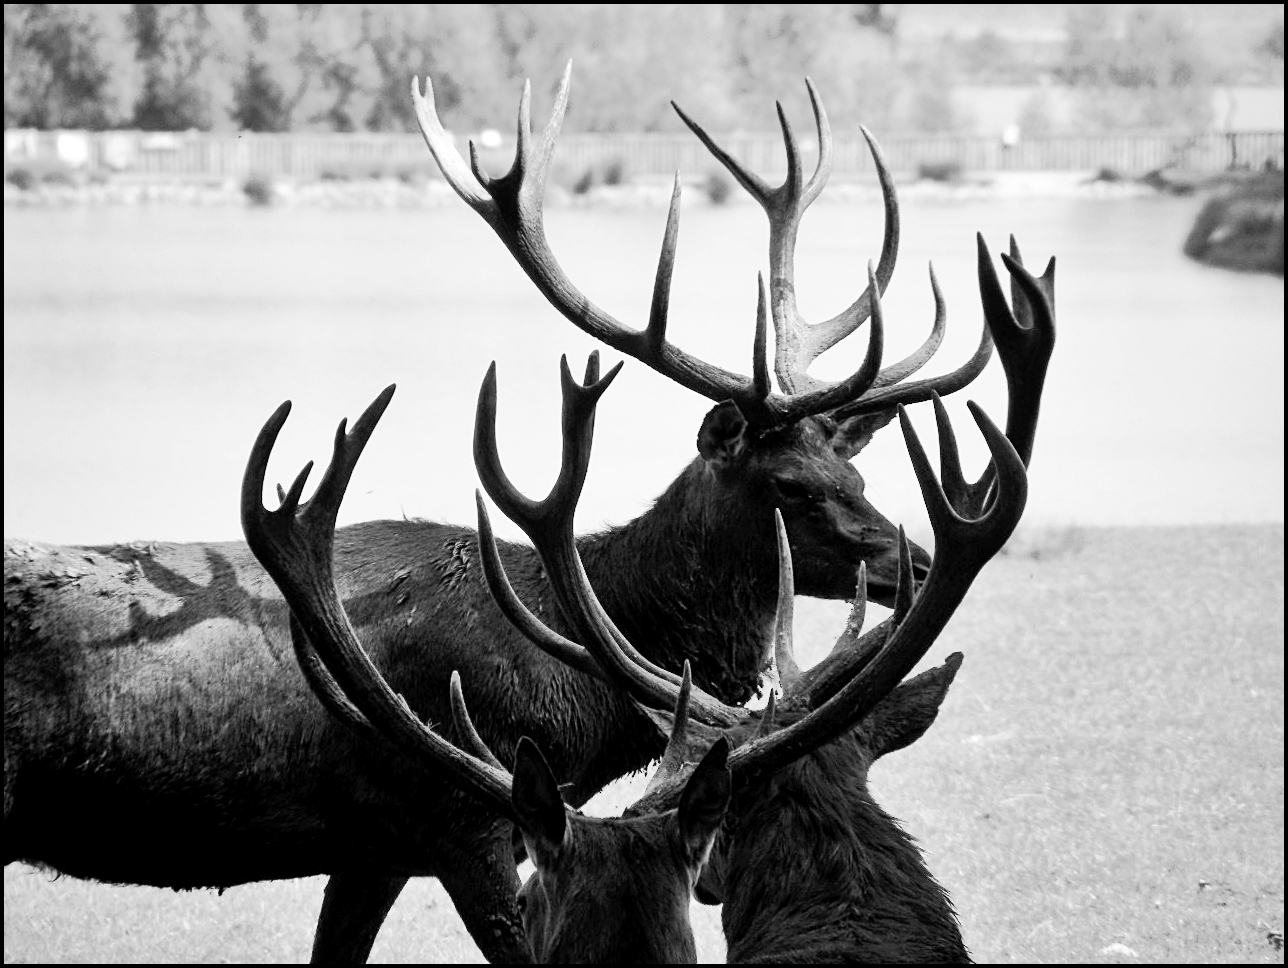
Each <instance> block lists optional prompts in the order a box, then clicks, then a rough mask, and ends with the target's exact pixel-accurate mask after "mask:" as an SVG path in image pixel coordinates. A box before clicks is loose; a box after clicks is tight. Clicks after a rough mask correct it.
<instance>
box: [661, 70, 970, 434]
mask: <svg viewBox="0 0 1288 968" xmlns="http://www.w3.org/2000/svg"><path fill="white" fill-rule="evenodd" d="M805 86H806V87H807V88H808V90H809V98H810V105H811V106H812V107H813V109H814V123H815V125H816V127H817V130H818V164H817V166H816V167H815V169H814V174H813V175H811V176H810V179H809V181H805V180H804V178H803V172H802V169H801V154H800V148H799V146H798V145H797V142H796V137H795V135H794V134H793V133H792V128H791V125H790V124H789V123H788V120H787V115H786V113H785V112H784V111H783V106H782V104H781V103H779V104H777V105H776V107H777V109H778V122H779V125H780V126H781V127H782V131H783V142H784V145H785V147H786V150H787V177H786V179H785V180H784V181H783V183H782V184H781V185H779V186H778V187H777V188H772V187H770V186H769V184H768V183H766V182H765V181H764V180H763V179H762V178H760V176H758V175H756V174H755V173H754V172H751V171H749V170H747V169H746V168H745V167H743V165H742V164H741V163H739V162H738V161H737V160H736V159H735V158H734V157H733V156H732V155H731V154H729V152H727V151H725V150H724V149H723V148H721V147H720V146H719V145H718V144H717V143H716V141H715V139H713V138H712V137H711V136H710V135H709V134H708V133H707V132H706V130H705V129H704V128H703V127H702V126H701V125H699V124H698V123H697V122H696V121H694V120H693V119H692V118H690V117H689V116H688V115H687V114H685V113H684V111H683V110H681V108H680V106H679V105H678V104H676V103H675V102H674V101H672V102H671V106H672V107H673V108H675V112H676V114H678V115H679V116H680V119H681V120H682V121H684V123H685V124H686V125H688V126H689V128H690V130H692V131H693V133H694V134H696V135H697V136H698V138H699V140H701V142H702V143H703V144H704V145H706V147H707V149H708V150H709V151H710V152H711V153H712V154H713V155H714V156H715V157H716V160H718V161H719V162H720V163H721V164H722V165H724V166H725V168H727V169H728V171H729V173H730V174H731V175H733V177H734V179H735V180H736V181H737V182H738V184H740V185H741V186H742V187H743V188H744V189H746V190H747V193H748V194H750V195H751V196H752V198H754V199H755V200H756V201H757V202H758V203H759V204H760V206H761V208H763V209H764V210H765V214H766V215H767V216H768V217H769V294H770V296H769V299H770V307H771V311H772V315H773V320H774V335H775V338H776V339H775V351H774V372H775V374H776V375H777V377H778V383H779V385H780V386H781V387H783V389H785V390H787V391H788V392H790V393H799V392H802V391H813V392H819V391H822V390H831V389H834V388H835V387H836V386H837V385H836V384H832V383H826V382H824V381H821V380H817V379H815V378H814V377H812V376H810V375H809V373H808V370H809V367H810V365H811V364H812V363H813V362H814V360H816V359H817V358H818V357H819V356H821V355H822V354H823V353H825V352H826V351H827V350H829V349H831V348H832V347H833V346H835V345H836V344H837V343H839V342H840V341H841V340H843V339H844V338H845V337H847V336H849V335H850V334H851V333H853V332H854V331H855V330H856V329H858V328H859V327H860V326H861V325H863V323H864V322H866V321H867V320H868V319H869V318H870V317H872V318H873V325H874V332H873V334H872V339H873V340H875V339H878V338H879V337H878V336H877V333H876V332H875V327H876V324H877V319H876V318H875V316H876V314H877V310H878V302H879V299H880V295H881V293H883V292H885V288H886V286H887V285H889V282H890V277H891V276H892V275H893V274H894V266H895V260H896V258H897V257H898V250H899V200H898V197H897V195H896V193H895V187H894V179H893V178H892V177H891V175H890V170H889V168H887V167H886V163H885V157H884V156H883V155H882V153H881V148H880V146H879V145H878V144H877V142H876V139H875V138H873V137H872V134H871V133H870V132H869V131H868V129H867V128H865V127H863V126H862V125H860V127H859V130H860V131H861V132H862V133H863V137H864V140H866V141H867V143H868V148H869V150H870V151H871V152H872V160H873V163H874V165H875V166H876V170H877V179H878V180H879V182H880V184H881V197H882V201H883V202H884V204H885V237H884V238H883V240H882V243H881V258H880V261H879V262H878V264H877V268H876V270H875V272H871V271H870V272H869V280H868V287H867V288H866V289H864V290H863V292H862V293H861V294H860V296H859V298H858V299H856V300H855V301H854V302H853V303H851V304H850V306H848V307H847V308H846V309H844V310H842V311H841V312H840V313H838V314H837V315H835V316H833V317H832V318H831V319H828V320H824V321H823V322H820V323H814V324H810V323H807V322H806V321H805V319H804V317H803V316H802V315H801V313H800V310H799V309H798V308H797V305H796V237H797V233H798V231H799V229H800V222H801V218H802V217H803V216H804V214H805V210H806V209H807V208H809V206H810V204H811V203H813V201H814V199H816V198H817V197H818V196H819V194H820V193H821V192H822V190H823V187H824V185H826V184H827V179H828V177H829V176H830V175H831V171H832V129H831V125H830V124H829V123H828V120H827V112H826V111H825V110H824V108H823V101H822V98H820V97H819V94H818V91H817V89H816V88H815V87H814V83H813V81H811V80H810V79H809V78H806V79H805ZM930 287H931V291H932V292H933V293H934V298H935V320H934V324H933V326H932V327H931V331H930V335H929V336H928V337H927V338H926V341H925V342H924V343H923V344H922V345H921V347H919V348H918V349H917V350H916V352H914V353H912V354H911V355H910V356H908V357H907V358H905V359H903V360H900V361H899V362H898V363H895V364H894V365H892V366H889V367H886V368H885V369H883V370H881V371H880V372H879V373H877V374H875V375H874V376H873V377H872V379H871V380H870V381H869V382H868V384H867V385H866V386H864V387H863V388H862V389H860V390H859V391H858V393H857V394H855V395H854V396H852V397H851V398H850V399H848V400H845V401H842V403H843V404H845V405H848V406H850V407H855V406H859V405H862V404H864V403H865V402H866V401H867V399H868V395H869V394H870V393H871V391H875V390H881V389H883V388H888V387H893V386H894V385H895V384H898V383H899V382H900V381H902V380H904V379H906V378H907V377H909V376H911V375H912V374H913V373H915V372H916V371H917V370H919V369H921V367H922V366H924V365H925V364H926V363H927V362H928V361H929V360H930V358H931V357H932V356H934V354H935V351H936V350H937V349H938V348H939V344H940V343H941V342H942V341H943V337H944V331H945V324H946V319H947V317H946V313H945V310H944V301H943V296H942V294H941V293H940V290H939V283H938V281H937V280H936V279H935V270H934V267H933V266H932V267H931V269H930ZM990 349H991V344H990V342H989V339H988V332H987V330H986V331H985V332H984V335H983V336H982V337H981V341H980V347H979V349H978V350H977V351H976V353H975V355H974V356H973V357H972V358H971V359H970V360H969V361H967V363H966V364H965V365H964V366H963V367H961V368H960V369H959V370H957V371H956V372H954V373H950V374H947V375H945V376H941V377H937V378H935V379H934V380H932V381H922V382H921V383H918V384H912V385H907V386H904V387H900V388H899V391H898V392H887V393H884V394H881V395H880V397H879V399H880V403H879V405H878V406H872V405H868V406H865V407H864V409H865V410H869V409H884V408H889V407H893V406H894V405H895V404H896V403H912V402H915V401H919V400H926V399H929V397H930V394H931V392H938V393H940V394H947V393H951V392H953V391H954V390H957V389H960V388H961V387H963V386H965V385H966V384H967V383H969V382H971V380H973V379H974V378H975V377H976V376H978V375H979V373H980V372H981V371H982V370H983V368H984V365H985V364H986V363H987V362H988V357H989V352H990ZM840 405H841V404H835V405H834V406H840ZM816 412H817V411H816Z"/></svg>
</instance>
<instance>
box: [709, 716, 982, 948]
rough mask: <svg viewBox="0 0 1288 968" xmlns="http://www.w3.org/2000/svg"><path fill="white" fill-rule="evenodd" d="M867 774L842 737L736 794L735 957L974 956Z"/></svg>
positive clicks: (732, 848)
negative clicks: (875, 795) (870, 789)
mask: <svg viewBox="0 0 1288 968" xmlns="http://www.w3.org/2000/svg"><path fill="white" fill-rule="evenodd" d="M866 775H867V769H866V763H865V762H864V757H863V754H862V751H861V750H860V748H859V745H858V743H857V742H855V740H854V739H853V737H845V738H843V739H840V740H837V741H836V742H833V743H830V744H828V745H827V746H825V747H823V748H822V749H820V750H818V751H817V752H814V753H812V754H810V755H809V756H807V757H805V758H804V759H802V760H800V761H798V762H797V763H796V764H794V765H793V766H792V767H790V768H788V769H786V770H783V771H780V772H779V773H778V774H776V775H775V776H774V777H773V778H771V779H769V780H768V781H766V782H763V783H758V784H755V785H753V786H752V787H751V788H749V789H745V790H743V791H741V792H740V793H739V794H738V795H737V799H738V802H736V803H735V806H734V809H732V810H731V811H730V814H731V816H736V817H737V818H738V823H737V829H736V830H735V831H734V832H733V833H732V841H731V842H730V844H729V847H728V852H729V853H728V859H727V866H726V869H725V877H724V883H725V885H726V888H725V904H724V910H723V913H722V916H723V922H724V930H725V938H726V939H727V940H728V943H729V957H728V960H729V962H730V963H731V964H732V963H735V962H743V963H746V962H762V963H779V964H782V963H798V964H800V963H820V962H824V963H826V962H833V963H835V962H852V963H853V962H858V963H883V964H889V963H921V964H926V963H940V964H943V963H957V964H960V963H968V962H969V961H970V956H969V954H968V953H967V951H966V948H965V946H964V944H963V943H962V939H961V931H960V928H959V927H958V924H957V918H956V915H955V914H954V912H953V908H952V903H951V902H950V901H949V899H948V896H947V894H946V893H945V892H944V889H943V888H942V887H941V886H940V885H939V883H938V882H937V881H935V879H934V877H933V876H931V874H930V872H929V871H928V870H927V869H926V866H925V863H924V861H923V859H922V856H921V851H920V849H919V848H918V847H917V846H916V844H915V842H914V841H913V839H912V838H911V837H910V836H909V835H908V834H907V833H905V832H904V830H903V828H902V827H900V826H899V823H898V821H896V820H895V819H894V818H892V817H890V816H889V815H888V814H886V813H885V812H884V811H883V810H882V809H881V808H880V807H879V806H877V804H876V803H875V802H873V800H872V798H871V796H870V795H869V794H868V791H867V782H866ZM726 836H729V835H728V834H726Z"/></svg>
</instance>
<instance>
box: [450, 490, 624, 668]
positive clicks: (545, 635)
mask: <svg viewBox="0 0 1288 968" xmlns="http://www.w3.org/2000/svg"><path fill="white" fill-rule="evenodd" d="M474 503H475V505H476V506H477V508H478V522H479V554H480V557H481V558H482V560H483V577H484V578H485V579H486V580H487V587H488V591H490V592H491V593H492V599H493V600H494V601H495V602H496V604H497V607H498V608H500V609H501V612H502V614H503V615H505V617H506V618H507V619H509V621H510V624H511V625H513V626H514V627H515V628H517V629H518V630H519V631H520V632H522V633H523V634H524V636H525V637H526V638H527V639H528V640H529V641H530V642H532V644H533V645H535V646H537V648H539V649H541V651H542V652H545V653H546V654H547V655H549V656H551V657H553V658H555V659H558V660H559V661H560V662H562V663H564V664H565V665H568V666H571V667H572V668H574V669H576V670H577V671H578V672H581V673H583V674H585V675H588V676H591V677H592V678H595V679H600V680H602V681H604V682H608V681H609V679H608V676H606V675H605V674H604V670H603V669H601V668H600V667H599V663H598V662H596V661H595V658H594V656H592V655H591V654H590V653H589V652H587V651H586V650H585V649H584V648H582V647H581V646H580V645H578V644H577V643H576V642H573V641H572V640H571V639H566V638H564V637H563V636H562V635H560V634H559V633H558V632H556V631H554V629H552V628H550V627H549V626H547V625H546V624H545V623H544V622H542V621H541V619H539V618H537V617H536V616H535V615H533V614H532V612H531V611H530V610H529V609H528V606H526V605H524V604H523V600H522V599H520V598H519V596H518V594H517V593H516V592H515V590H514V586H513V585H511V584H510V578H509V576H508V575H507V574H506V573H505V566H504V565H503V564H502V563H501V552H500V550H499V549H498V548H497V544H496V536H495V535H494V533H493V531H492V520H491V518H490V517H489V516H488V513H487V505H486V504H485V503H484V501H483V495H482V493H481V492H479V491H477V490H476V491H475V492H474Z"/></svg>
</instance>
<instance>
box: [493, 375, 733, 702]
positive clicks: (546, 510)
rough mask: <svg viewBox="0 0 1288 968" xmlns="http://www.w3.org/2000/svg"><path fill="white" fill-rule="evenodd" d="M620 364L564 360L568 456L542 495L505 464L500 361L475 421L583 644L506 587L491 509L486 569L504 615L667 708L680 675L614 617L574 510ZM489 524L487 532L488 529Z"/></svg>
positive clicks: (498, 489) (501, 493) (510, 507)
mask: <svg viewBox="0 0 1288 968" xmlns="http://www.w3.org/2000/svg"><path fill="white" fill-rule="evenodd" d="M619 367H620V364H619V365H618V367H615V368H614V369H613V370H612V371H610V373H609V375H608V376H606V377H604V379H602V380H599V381H596V377H597V376H598V360H597V354H592V359H591V362H590V364H589V365H588V366H587V372H586V383H585V385H581V384H578V383H577V382H576V381H575V380H573V378H572V375H571V373H570V372H569V370H568V362H567V358H566V357H565V358H564V359H563V360H562V361H561V364H560V372H561V375H562V381H563V441H564V446H563V462H562V465H561V467H560V471H559V478H558V480H557V481H556V482H555V485H554V487H553V488H552V489H551V492H550V494H549V496H547V497H546V499H545V500H543V501H540V502H537V501H533V500H531V499H530V498H527V497H525V496H524V495H522V494H520V493H519V492H518V490H517V489H515V487H514V485H513V484H511V483H510V481H509V479H508V478H507V477H506V475H505V472H504V470H503V469H502V468H501V463H500V456H499V454H498V452H497V446H496V371H495V367H491V368H489V370H488V375H487V377H486V378H485V379H484V381H483V388H482V390H481V391H480V393H479V406H478V411H477V417H476V421H475V427H474V459H475V463H476V465H477V467H478V472H479V479H480V480H481V481H482V483H483V487H484V490H486V491H487V493H488V494H489V496H491V498H492V499H493V500H494V501H496V502H497V504H498V505H500V506H501V508H502V510H503V511H505V513H506V514H507V515H508V516H509V517H510V518H511V520H513V521H514V522H515V524H517V525H518V526H519V527H520V528H521V529H523V531H524V533H525V534H527V536H528V537H529V539H531V541H532V543H533V545H534V546H535V547H536V549H537V552H538V553H539V554H540V556H541V560H542V563H543V564H544V565H545V568H546V574H547V576H548V578H549V580H550V585H551V588H552V590H553V591H554V594H555V598H556V600H557V601H558V603H559V606H560V609H561V611H562V613H563V615H564V616H565V618H566V619H567V620H568V623H569V624H570V625H571V627H572V631H573V633H574V635H575V636H576V637H577V639H579V640H580V641H581V642H582V643H584V647H583V646H578V645H576V644H575V643H573V642H570V641H569V640H567V639H566V638H564V637H563V636H560V635H558V633H555V632H553V631H552V630H550V629H549V628H546V627H545V626H544V625H543V624H542V623H541V621H540V620H539V619H537V618H536V616H534V615H532V613H531V612H530V611H528V610H527V609H526V608H525V607H524V606H523V604H522V602H520V601H519V600H518V597H517V596H516V595H515V594H514V592H513V589H512V588H509V582H508V580H507V579H505V576H504V567H503V566H502V565H501V562H500V558H499V555H498V554H497V553H496V550H495V547H494V542H493V541H492V539H491V529H490V527H487V524H488V522H487V518H486V514H480V540H481V542H482V547H483V558H484V567H485V569H492V570H495V571H496V572H497V575H496V576H494V577H489V579H488V581H489V588H491V589H492V590H493V593H494V594H495V595H496V596H497V602H498V604H499V606H500V607H501V608H502V610H503V611H504V612H505V614H506V615H507V617H509V618H510V619H511V620H512V621H514V623H515V625H516V626H517V627H518V628H519V630H520V631H522V632H523V633H524V634H525V635H527V636H528V637H529V638H530V639H531V640H532V641H533V642H534V644H536V645H537V646H538V647H539V648H541V649H543V650H545V651H547V652H549V653H550V654H552V655H555V656H556V657H557V658H560V659H561V660H563V661H567V662H568V663H569V664H570V665H572V666H574V667H575V668H578V669H581V670H582V671H584V672H587V674H590V675H596V676H597V677H599V678H606V679H607V680H608V681H609V682H611V683H612V684H614V685H615V686H617V687H618V688H620V689H622V690H623V691H624V692H626V693H627V694H628V695H630V696H631V697H632V698H633V699H635V700H636V701H637V702H640V703H641V704H643V705H645V706H648V707H650V708H653V709H664V710H669V709H670V708H672V707H673V706H674V704H675V700H676V696H677V693H678V690H679V687H680V677H679V676H677V675H676V674H675V673H673V672H669V671H667V670H666V669H663V668H661V667H660V666H658V665H656V664H655V663H653V662H652V661H650V660H649V659H647V658H646V657H645V656H643V655H641V654H640V653H639V652H638V651H637V650H636V649H635V648H634V646H632V645H631V643H630V642H629V641H628V640H627V639H626V637H625V636H624V635H623V634H622V633H621V631H620V630H618V628H617V626H616V625H614V624H613V620H612V619H611V618H609V616H608V613H607V612H605V611H604V608H603V606H602V605H601V604H600V602H599V600H598V599H597V598H596V597H595V593H594V590H593V589H592V588H591V587H590V580H589V579H588V578H587V577H586V572H585V569H584V568H583V566H582V563H581V557H580V555H579V554H578V553H577V545H576V540H575V538H574V534H573V514H574V512H575V510H576V505H577V499H578V498H579V497H580V495H581V489H582V485H583V484H584V483H585V479H586V470H587V468H588V467H589V462H590V448H591V442H592V439H593V427H594V415H595V404H596V402H597V401H598V399H599V396H600V395H601V394H602V393H603V391H604V390H605V389H607V387H608V384H609V383H610V382H611V381H612V379H613V377H614V376H615V375H616V373H617V369H618V368H619ZM484 528H487V532H488V533H487V536H486V537H484V535H483V532H484ZM489 545H491V547H489ZM592 657H593V659H592ZM596 668H597V669H598V672H596V671H595V669H596ZM692 705H693V708H694V711H695V713H696V714H697V715H699V716H701V717H702V718H703V719H704V720H706V721H708V722H713V723H718V724H721V725H731V724H732V723H733V722H735V721H736V720H737V719H738V718H739V715H740V713H739V711H738V710H737V709H735V708H734V707H729V706H726V705H725V704H724V703H722V702H720V701H719V700H718V699H716V698H714V697H712V696H709V695H707V694H706V693H704V692H702V691H701V690H697V689H695V690H694V691H693V698H692Z"/></svg>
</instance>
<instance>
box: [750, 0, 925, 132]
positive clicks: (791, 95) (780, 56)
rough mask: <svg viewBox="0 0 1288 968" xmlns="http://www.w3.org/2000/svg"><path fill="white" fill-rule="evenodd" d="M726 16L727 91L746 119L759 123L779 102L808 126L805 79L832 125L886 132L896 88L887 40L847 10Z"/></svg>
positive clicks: (784, 8)
mask: <svg viewBox="0 0 1288 968" xmlns="http://www.w3.org/2000/svg"><path fill="white" fill-rule="evenodd" d="M724 11H725V18H726V34H727V38H728V39H727V42H726V49H727V50H728V51H729V56H730V74H731V78H730V83H731V85H732V90H733V95H734V97H735V99H736V100H737V102H739V103H740V105H741V106H742V108H743V111H744V113H745V115H746V116H747V117H755V118H757V119H763V118H765V108H766V106H767V105H769V104H772V103H773V102H774V101H775V100H779V99H781V100H782V101H783V102H784V106H785V107H786V108H787V111H788V116H789V117H792V118H802V117H805V118H808V117H809V116H810V115H809V102H808V98H807V96H806V91H805V87H804V84H803V83H802V81H803V80H804V78H805V77H806V76H809V77H810V78H811V79H812V80H813V81H814V83H815V85H816V86H817V87H818V89H819V93H820V94H821V95H822V97H823V99H824V103H825V104H826V105H827V110H828V114H829V116H830V118H831V121H832V123H833V124H834V125H837V124H841V125H843V126H846V127H851V128H852V127H853V125H854V124H857V123H860V122H862V123H865V124H868V125H869V126H871V127H876V128H880V127H883V126H888V125H889V124H890V122H891V121H892V119H893V117H894V104H895V99H896V95H897V93H898V90H899V87H900V79H899V70H898V66H897V65H896V63H895V58H894V48H893V45H892V41H891V38H890V36H889V35H888V34H886V33H885V32H884V31H882V30H877V29H873V28H869V27H865V26H863V25H862V24H860V23H859V22H858V21H856V19H855V18H854V16H853V15H852V13H853V11H852V10H851V9H850V8H849V7H843V6H836V5H829V4H808V5H807V4H754V5H753V4H736V5H735V4H730V5H726V6H725V7H724ZM749 127H753V128H755V129H764V128H765V127H767V125H766V124H765V122H764V121H763V120H758V121H757V122H756V123H754V124H752V125H749Z"/></svg>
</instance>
